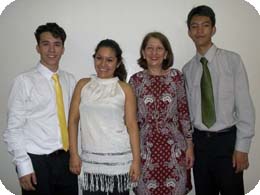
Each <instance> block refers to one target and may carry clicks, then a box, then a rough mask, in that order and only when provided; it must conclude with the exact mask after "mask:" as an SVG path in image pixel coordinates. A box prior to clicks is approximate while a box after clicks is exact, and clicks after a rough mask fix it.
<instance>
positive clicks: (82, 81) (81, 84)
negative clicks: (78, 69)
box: [76, 78, 91, 89]
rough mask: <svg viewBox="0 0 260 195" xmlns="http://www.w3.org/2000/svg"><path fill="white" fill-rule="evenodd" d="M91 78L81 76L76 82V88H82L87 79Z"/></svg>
mask: <svg viewBox="0 0 260 195" xmlns="http://www.w3.org/2000/svg"><path fill="white" fill-rule="evenodd" d="M90 80H91V78H82V79H80V80H79V81H78V82H77V85H76V88H80V89H82V88H83V87H84V86H85V85H86V84H87V83H88V82H89V81H90Z"/></svg>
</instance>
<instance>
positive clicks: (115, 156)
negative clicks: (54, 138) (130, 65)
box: [69, 39, 140, 195]
mask: <svg viewBox="0 0 260 195" xmlns="http://www.w3.org/2000/svg"><path fill="white" fill-rule="evenodd" d="M93 57H94V64H95V70H96V73H97V75H96V76H91V77H90V78H83V79H81V80H79V81H78V83H77V85H76V87H75V90H74V95H73V98H72V102H71V107H70V114H69V141H70V170H71V172H72V173H74V174H78V175H80V176H79V179H80V186H81V189H82V190H83V195H94V194H95V195H97V194H98V195H102V194H109V195H112V194H113V195H128V194H129V191H130V188H131V184H132V183H134V182H136V181H137V180H138V178H139V176H140V146H139V132H138V126H137V122H136V102H135V96H134V93H133V91H132V88H131V87H130V85H128V84H127V83H126V82H125V79H126V74H127V73H126V70H125V65H124V63H123V59H122V50H121V49H120V47H119V45H118V44H117V43H116V42H115V41H113V40H110V39H106V40H103V41H101V42H100V43H99V44H98V45H97V47H96V49H95V53H94V55H93ZM79 123H80V132H81V150H82V153H81V156H79V153H78V140H77V138H78V125H79Z"/></svg>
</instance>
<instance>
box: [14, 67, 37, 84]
mask: <svg viewBox="0 0 260 195" xmlns="http://www.w3.org/2000/svg"><path fill="white" fill-rule="evenodd" d="M39 74H40V73H39V72H38V71H37V69H36V68H31V69H29V70H27V71H24V72H22V73H20V74H18V75H17V76H16V77H15V78H14V80H13V82H14V83H16V82H17V83H20V84H21V83H23V82H35V79H38V78H39Z"/></svg>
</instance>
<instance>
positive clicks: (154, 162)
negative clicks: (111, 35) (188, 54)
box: [129, 69, 192, 195]
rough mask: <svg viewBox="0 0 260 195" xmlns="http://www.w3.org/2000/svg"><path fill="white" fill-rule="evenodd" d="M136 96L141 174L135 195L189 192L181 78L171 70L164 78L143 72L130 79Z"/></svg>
mask: <svg viewBox="0 0 260 195" xmlns="http://www.w3.org/2000/svg"><path fill="white" fill-rule="evenodd" d="M129 83H130V84H131V85H132V87H133V89H134V92H135V95H136V97H137V108H138V112H137V118H138V125H139V129H140V141H141V165H142V174H141V177H140V180H139V182H138V187H137V188H136V190H135V192H136V194H138V195H183V194H186V193H187V192H188V191H189V190H190V189H191V182H190V174H189V172H187V170H186V167H185V151H186V149H187V142H186V140H187V139H191V137H192V135H191V134H192V131H191V123H190V117H189V111H188V103H187V98H186V93H185V86H184V80H183V76H182V74H181V72H180V71H178V70H176V69H171V70H170V71H169V72H168V73H167V74H166V75H162V76H154V75H149V74H148V72H147V70H144V71H141V72H138V73H136V74H134V75H133V76H131V78H130V81H129Z"/></svg>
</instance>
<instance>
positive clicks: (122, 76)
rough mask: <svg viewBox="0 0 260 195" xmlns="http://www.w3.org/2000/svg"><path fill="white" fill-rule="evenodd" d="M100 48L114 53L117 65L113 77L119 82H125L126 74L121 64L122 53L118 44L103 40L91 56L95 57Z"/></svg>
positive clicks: (110, 40) (123, 65)
mask: <svg viewBox="0 0 260 195" xmlns="http://www.w3.org/2000/svg"><path fill="white" fill-rule="evenodd" d="M101 47H109V48H111V49H113V50H114V51H115V54H116V58H117V63H118V64H117V68H116V70H115V72H114V76H117V77H118V78H119V80H120V81H126V77H127V72H126V68H125V64H124V62H123V57H122V53H123V52H122V50H121V48H120V47H119V45H118V43H117V42H115V41H114V40H112V39H105V40H102V41H100V42H99V43H98V45H97V47H96V49H95V53H94V54H93V57H95V56H96V53H97V51H98V50H99V49H100V48H101Z"/></svg>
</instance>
